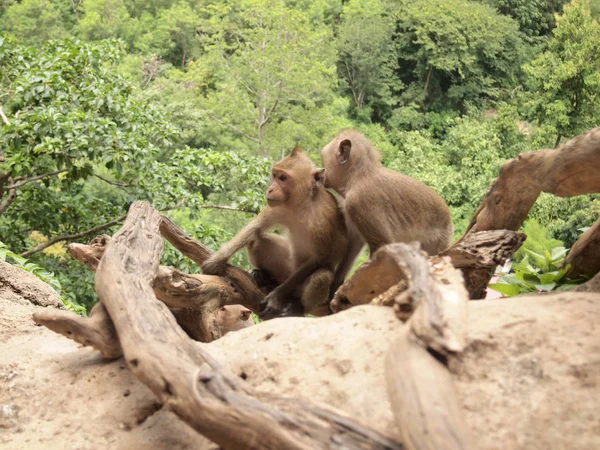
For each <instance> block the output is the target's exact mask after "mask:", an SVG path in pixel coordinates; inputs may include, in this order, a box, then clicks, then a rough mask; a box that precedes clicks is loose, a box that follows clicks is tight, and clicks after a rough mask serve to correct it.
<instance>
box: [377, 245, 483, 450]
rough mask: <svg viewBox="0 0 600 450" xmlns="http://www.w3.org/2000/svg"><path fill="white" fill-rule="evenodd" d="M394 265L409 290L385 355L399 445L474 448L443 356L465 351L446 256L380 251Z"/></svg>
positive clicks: (457, 278) (454, 274) (462, 308)
mask: <svg viewBox="0 0 600 450" xmlns="http://www.w3.org/2000/svg"><path fill="white" fill-rule="evenodd" d="M379 251H385V252H386V253H388V254H389V255H390V257H391V258H392V259H394V260H395V261H396V263H397V264H398V268H399V270H401V271H402V272H403V273H404V274H405V277H406V279H407V280H409V282H408V284H409V287H408V289H407V290H406V291H404V292H403V293H402V294H400V296H399V297H396V298H397V299H398V302H397V303H396V305H395V309H396V313H397V314H399V315H400V318H402V319H403V318H404V311H403V307H404V305H406V304H411V305H413V308H414V310H415V311H414V313H413V315H412V316H411V317H410V319H409V320H408V322H407V324H406V325H405V326H404V327H403V328H402V330H401V331H400V333H399V336H398V337H397V338H396V339H395V340H394V342H393V343H392V345H391V346H390V350H389V352H388V354H387V356H386V362H385V363H386V383H387V388H388V393H389V395H390V400H391V403H392V409H393V412H394V416H395V417H396V422H397V424H398V427H399V429H400V430H401V432H402V437H403V442H404V445H405V446H406V447H407V448H409V449H431V450H435V449H449V450H454V449H461V450H463V449H470V448H475V444H474V441H473V438H472V436H471V432H470V430H469V428H468V427H467V425H466V423H465V421H464V414H463V411H462V408H461V406H460V403H459V402H458V399H457V396H456V393H455V389H454V385H453V382H452V377H451V375H450V372H449V371H448V369H447V367H446V366H445V364H444V360H445V355H448V354H451V353H456V352H460V351H462V350H463V348H464V346H465V334H466V304H467V301H468V293H467V291H466V289H465V288H464V285H463V283H462V276H461V273H460V272H459V271H458V270H457V269H455V268H454V267H453V266H452V264H451V262H450V259H449V258H448V257H443V258H431V259H429V260H427V259H426V256H425V255H424V254H422V253H421V252H420V251H419V250H418V249H417V248H415V247H413V246H409V245H406V244H392V245H388V246H386V247H383V248H382V249H380V250H379Z"/></svg>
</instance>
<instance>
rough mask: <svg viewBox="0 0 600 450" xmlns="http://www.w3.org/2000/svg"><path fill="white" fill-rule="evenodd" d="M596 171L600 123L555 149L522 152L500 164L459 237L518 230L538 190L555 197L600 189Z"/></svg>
mask: <svg viewBox="0 0 600 450" xmlns="http://www.w3.org/2000/svg"><path fill="white" fill-rule="evenodd" d="M598 173H600V127H597V128H593V129H592V130H590V131H588V132H587V133H585V134H581V135H579V136H577V137H575V138H573V139H571V140H570V141H568V142H567V143H566V144H564V145H561V146H560V147H558V148H556V149H543V150H538V151H536V152H531V153H523V154H521V155H519V156H517V157H516V158H515V159H513V160H511V161H508V162H506V163H505V164H504V165H503V166H502V168H501V169H500V176H499V177H498V179H497V180H496V181H494V183H492V185H491V186H490V188H489V189H488V192H487V193H486V195H485V197H484V199H483V202H482V203H481V205H480V207H479V209H478V210H477V212H476V213H475V215H474V216H473V218H472V219H471V223H470V224H469V226H468V228H467V231H466V232H465V234H464V235H463V238H464V237H465V236H466V235H467V234H468V233H472V232H475V231H486V230H501V229H505V230H514V231H516V230H518V229H519V228H520V227H521V225H522V224H523V221H524V220H525V219H526V218H527V214H528V213H529V210H530V209H531V207H532V206H533V204H534V203H535V201H536V199H537V198H538V196H539V195H540V194H541V193H542V192H548V193H550V194H554V195H556V196H559V197H572V196H576V195H582V194H590V193H594V192H600V177H599V176H598ZM461 239H462V238H461Z"/></svg>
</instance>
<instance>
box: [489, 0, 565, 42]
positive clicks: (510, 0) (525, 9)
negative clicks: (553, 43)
mask: <svg viewBox="0 0 600 450" xmlns="http://www.w3.org/2000/svg"><path fill="white" fill-rule="evenodd" d="M487 3H488V4H490V5H491V6H493V7H495V8H496V9H498V12H500V13H501V14H504V15H505V16H510V17H512V18H513V19H515V20H516V21H517V22H518V23H519V28H520V30H521V31H522V32H523V34H525V36H527V37H529V38H536V37H540V36H546V35H548V34H550V32H551V31H552V29H553V28H554V25H555V20H554V13H556V12H557V11H560V10H561V9H562V6H563V5H564V4H565V3H566V0H487Z"/></svg>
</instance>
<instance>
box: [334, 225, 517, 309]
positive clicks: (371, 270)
mask: <svg viewBox="0 0 600 450" xmlns="http://www.w3.org/2000/svg"><path fill="white" fill-rule="evenodd" d="M524 240H525V235H524V234H523V233H518V232H516V231H508V230H493V231H482V232H478V233H472V234H470V235H469V236H467V237H466V238H465V239H463V240H462V241H460V242H457V243H456V244H454V245H453V246H452V247H451V248H450V249H448V250H446V251H445V252H443V253H441V254H440V256H448V257H449V258H450V260H451V261H452V264H453V265H454V266H455V267H457V268H459V269H461V271H462V273H463V277H464V281H465V284H466V287H467V291H468V292H469V295H470V298H482V297H483V296H485V288H486V286H487V283H488V281H489V273H490V272H491V271H492V270H493V269H494V267H496V266H497V265H499V264H504V262H505V261H506V259H507V258H508V257H509V256H510V255H512V254H513V253H514V252H515V251H516V250H517V249H518V248H519V247H520V246H521V244H522V243H523V241H524ZM435 258H436V257H431V258H430V260H431V261H434V260H435ZM399 283H400V284H399ZM406 286H407V284H406V275H405V273H404V272H403V271H402V270H401V269H400V268H399V265H398V262H397V261H396V259H395V257H394V256H393V253H389V252H388V251H384V252H379V251H377V252H376V253H375V254H374V255H373V258H372V259H371V260H370V261H368V262H366V263H365V264H363V265H362V266H360V267H359V268H358V269H357V270H356V271H355V272H354V274H353V275H352V277H350V278H349V279H348V280H347V281H346V282H345V283H344V284H343V285H342V286H341V287H340V288H339V289H338V291H337V292H336V294H335V296H334V298H333V301H332V303H331V309H332V310H333V311H334V312H337V311H341V310H344V309H348V308H350V307H352V306H355V305H363V304H366V303H370V302H374V303H375V304H379V305H386V304H389V303H390V302H392V299H396V300H395V301H396V302H397V301H398V298H399V297H398V294H399V293H400V292H401V291H403V290H404V289H406ZM403 308H404V314H405V315H406V317H408V316H409V315H410V314H411V312H412V309H411V307H410V305H404V307H403Z"/></svg>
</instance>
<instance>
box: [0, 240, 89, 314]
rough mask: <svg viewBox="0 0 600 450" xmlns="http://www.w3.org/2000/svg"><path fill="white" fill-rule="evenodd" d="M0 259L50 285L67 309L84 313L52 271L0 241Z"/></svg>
mask: <svg viewBox="0 0 600 450" xmlns="http://www.w3.org/2000/svg"><path fill="white" fill-rule="evenodd" d="M0 260H2V261H6V262H7V263H10V264H12V265H13V266H15V267H18V268H19V269H22V270H24V271H26V272H29V273H31V274H33V275H35V276H36V277H37V278H39V279H40V280H42V281H43V282H44V283H47V284H49V285H50V287H51V288H52V289H54V290H55V291H56V292H57V293H58V294H59V295H60V298H61V300H62V302H63V304H64V305H65V306H66V308H67V309H68V310H71V311H74V312H76V313H77V314H84V313H85V308H84V307H83V306H81V305H80V304H78V303H77V302H75V301H73V299H72V298H71V297H70V296H69V295H67V294H65V293H64V292H63V289H62V286H61V283H60V281H59V280H58V278H56V277H55V275H54V273H52V272H49V271H48V270H46V269H45V268H43V267H40V266H38V265H37V264H34V263H32V262H30V261H28V260H27V258H23V257H22V256H19V255H17V254H16V253H13V252H11V251H10V250H9V249H8V247H7V246H6V245H5V244H4V243H3V242H1V241H0Z"/></svg>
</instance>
